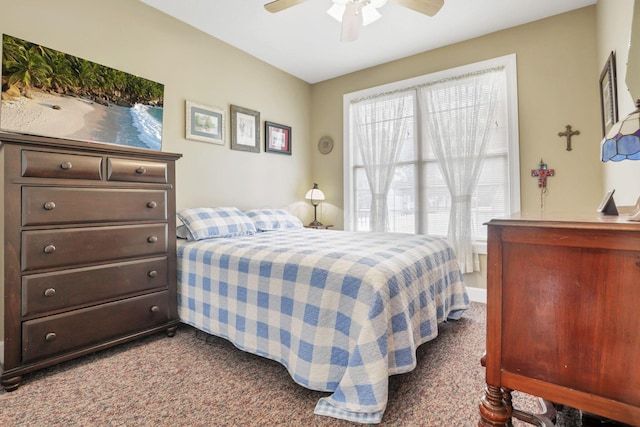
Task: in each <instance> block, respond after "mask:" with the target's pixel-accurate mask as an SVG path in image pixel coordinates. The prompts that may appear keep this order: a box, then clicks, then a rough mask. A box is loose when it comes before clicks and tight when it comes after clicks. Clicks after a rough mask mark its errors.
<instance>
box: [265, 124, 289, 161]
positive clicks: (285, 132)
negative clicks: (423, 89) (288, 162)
mask: <svg viewBox="0 0 640 427" xmlns="http://www.w3.org/2000/svg"><path fill="white" fill-rule="evenodd" d="M264 151H266V152H269V153H280V154H288V155H291V128H290V127H289V126H285V125H279V124H277V123H273V122H265V123H264Z"/></svg>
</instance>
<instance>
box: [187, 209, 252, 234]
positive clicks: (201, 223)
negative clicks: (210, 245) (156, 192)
mask: <svg viewBox="0 0 640 427" xmlns="http://www.w3.org/2000/svg"><path fill="white" fill-rule="evenodd" d="M178 218H180V220H181V221H182V222H183V223H184V225H185V226H186V227H187V230H189V233H188V234H187V240H202V239H212V238H215V237H238V236H250V235H252V234H255V233H256V227H255V226H254V225H253V222H252V221H251V219H249V217H248V216H247V215H245V214H244V213H243V212H242V211H241V210H239V209H238V208H189V209H183V210H181V211H180V212H178Z"/></svg>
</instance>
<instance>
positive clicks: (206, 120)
mask: <svg viewBox="0 0 640 427" xmlns="http://www.w3.org/2000/svg"><path fill="white" fill-rule="evenodd" d="M186 116H187V117H186V136H185V137H186V138H187V139H193V140H195V141H202V142H210V143H212V144H218V145H224V111H223V110H221V109H219V108H214V107H207V106H205V105H198V104H195V103H193V102H191V101H186Z"/></svg>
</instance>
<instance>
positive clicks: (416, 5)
mask: <svg viewBox="0 0 640 427" xmlns="http://www.w3.org/2000/svg"><path fill="white" fill-rule="evenodd" d="M392 1H394V2H396V3H398V4H399V5H401V6H404V7H407V8H409V9H411V10H415V11H416V12H420V13H424V14H425V15H428V16H433V15H435V14H436V13H438V11H439V10H440V8H442V6H443V5H444V0H392Z"/></svg>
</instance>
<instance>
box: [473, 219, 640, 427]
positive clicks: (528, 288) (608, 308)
mask: <svg viewBox="0 0 640 427" xmlns="http://www.w3.org/2000/svg"><path fill="white" fill-rule="evenodd" d="M488 233H489V234H488V258H487V349H486V350H487V351H486V355H485V357H484V360H483V362H484V364H485V366H486V382H487V385H486V389H485V395H484V397H483V398H482V401H481V403H480V415H481V418H480V421H479V423H478V425H479V427H489V426H492V427H494V426H507V425H510V424H509V423H510V421H511V416H512V408H511V407H510V390H519V391H522V392H524V393H528V394H531V395H534V396H538V397H541V398H543V399H545V400H549V401H551V402H555V403H556V404H562V405H567V406H569V407H572V408H577V409H580V410H583V411H585V412H589V413H593V414H597V415H600V416H603V417H607V418H610V419H613V420H617V421H621V422H624V423H627V424H631V425H640V223H638V222H631V221H628V220H625V219H624V216H599V215H598V214H597V213H594V214H593V215H587V216H584V217H561V216H554V215H546V216H544V215H534V216H527V215H517V216H514V217H512V218H509V219H500V220H492V221H490V222H489V223H488Z"/></svg>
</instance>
